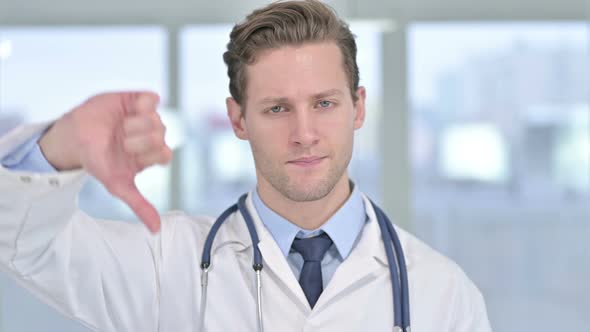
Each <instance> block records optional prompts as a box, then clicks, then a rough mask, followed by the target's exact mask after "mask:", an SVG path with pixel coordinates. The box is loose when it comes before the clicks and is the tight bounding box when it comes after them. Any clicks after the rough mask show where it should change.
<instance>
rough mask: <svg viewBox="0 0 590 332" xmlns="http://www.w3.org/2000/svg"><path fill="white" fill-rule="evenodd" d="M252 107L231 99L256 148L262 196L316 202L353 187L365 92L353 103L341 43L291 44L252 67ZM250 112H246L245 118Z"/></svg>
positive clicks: (232, 112)
mask: <svg viewBox="0 0 590 332" xmlns="http://www.w3.org/2000/svg"><path fill="white" fill-rule="evenodd" d="M246 76H247V80H248V83H247V90H246V96H247V98H246V101H245V105H241V106H240V105H238V104H237V103H236V102H235V101H234V100H233V99H232V98H228V100H227V107H228V114H229V117H230V120H231V122H232V126H233V128H234V131H235V133H236V135H237V136H238V137H239V138H241V139H245V140H248V141H249V143H250V146H251V148H252V153H253V156H254V161H255V163H256V171H257V178H258V188H259V190H270V191H274V192H276V193H280V194H281V195H282V196H283V197H285V198H288V199H290V200H292V201H296V202H304V201H314V200H318V199H321V198H323V197H325V196H326V195H328V194H329V193H330V192H332V190H334V188H335V186H336V185H337V184H338V183H342V181H344V182H346V187H348V183H347V181H346V180H347V179H348V175H347V172H346V169H347V167H348V163H349V161H350V158H351V155H352V147H353V137H354V130H355V129H358V128H360V127H361V126H362V124H363V121H364V115H365V107H364V101H365V91H364V88H359V89H358V91H357V96H358V100H357V102H356V103H355V102H353V99H352V96H351V95H350V89H349V86H348V80H347V75H346V73H345V71H344V67H343V61H342V55H341V52H340V49H339V48H338V46H337V45H336V44H335V43H332V42H324V43H309V44H304V45H302V46H288V47H282V48H279V49H273V50H270V51H266V52H264V53H262V54H260V55H259V56H258V58H257V61H256V62H255V63H254V64H252V65H249V66H248V67H247V75H246ZM244 109H245V110H246V111H245V113H244V112H243V111H244Z"/></svg>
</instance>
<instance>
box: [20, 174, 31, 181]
mask: <svg viewBox="0 0 590 332" xmlns="http://www.w3.org/2000/svg"><path fill="white" fill-rule="evenodd" d="M20 180H21V182H24V183H31V177H30V176H28V175H22V176H21V177H20Z"/></svg>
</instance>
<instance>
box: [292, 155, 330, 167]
mask: <svg viewBox="0 0 590 332" xmlns="http://www.w3.org/2000/svg"><path fill="white" fill-rule="evenodd" d="M324 159H326V157H318V156H310V157H302V158H297V159H294V160H290V161H288V162H287V164H291V165H296V166H301V167H311V166H315V165H318V164H320V163H321V162H322V161H323V160H324Z"/></svg>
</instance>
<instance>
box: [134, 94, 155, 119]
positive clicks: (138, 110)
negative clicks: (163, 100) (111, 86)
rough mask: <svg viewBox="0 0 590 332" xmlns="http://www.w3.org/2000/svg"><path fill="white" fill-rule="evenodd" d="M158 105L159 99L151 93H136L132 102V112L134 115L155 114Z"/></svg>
mask: <svg viewBox="0 0 590 332" xmlns="http://www.w3.org/2000/svg"><path fill="white" fill-rule="evenodd" d="M159 103H160V97H159V96H158V95H157V94H155V93H153V92H138V93H137V95H136V98H135V101H134V102H133V106H132V107H133V112H134V113H135V114H146V113H149V112H156V108H157V107H158V104H159Z"/></svg>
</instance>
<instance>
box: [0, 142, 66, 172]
mask: <svg viewBox="0 0 590 332" xmlns="http://www.w3.org/2000/svg"><path fill="white" fill-rule="evenodd" d="M41 135H43V133H40V134H38V135H37V136H34V137H33V138H31V139H30V140H28V141H26V142H24V143H23V144H21V145H20V146H18V147H17V148H16V149H14V150H12V151H11V152H10V153H9V154H8V155H6V156H5V157H4V158H2V160H0V163H1V164H2V166H4V167H6V168H8V169H11V170H14V171H29V172H36V173H52V172H57V170H56V169H55V168H54V167H53V166H51V164H50V163H49V162H48V161H47V159H46V158H45V156H44V155H43V152H41V147H39V144H37V141H38V140H39V138H40V137H41Z"/></svg>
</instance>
